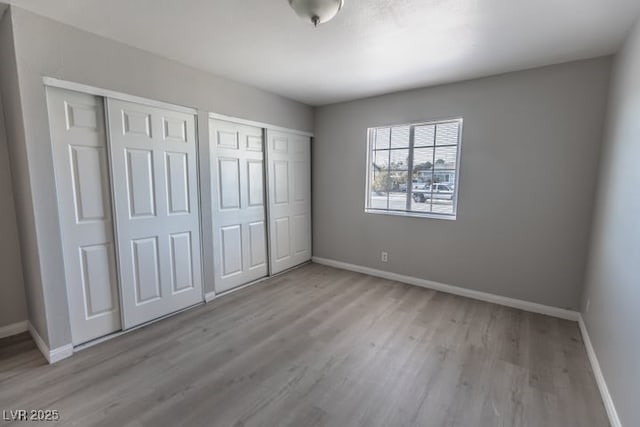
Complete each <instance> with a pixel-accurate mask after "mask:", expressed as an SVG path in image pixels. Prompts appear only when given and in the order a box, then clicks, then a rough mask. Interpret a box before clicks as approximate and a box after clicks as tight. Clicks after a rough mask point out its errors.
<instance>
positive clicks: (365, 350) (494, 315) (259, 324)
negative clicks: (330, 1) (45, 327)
mask: <svg viewBox="0 0 640 427" xmlns="http://www.w3.org/2000/svg"><path fill="white" fill-rule="evenodd" d="M2 409H4V410H9V409H58V410H60V412H61V416H62V423H61V424H64V425H75V426H94V425H95V426H154V427H155V426H181V425H185V426H296V427H297V426H336V427H348V426H385V427H388V426H438V427H440V426H447V427H449V426H473V427H477V426H490V427H494V426H541V427H542V426H544V427H548V426H559V427H560V426H561V427H571V426H576V427H577V426H580V427H588V426H607V425H609V424H608V422H607V418H606V413H605V409H604V406H603V404H602V401H601V399H600V396H599V394H598V390H597V387H596V384H595V380H594V377H593V373H592V372H591V369H590V366H589V363H588V360H587V355H586V352H585V350H584V346H583V343H582V339H581V337H580V332H579V330H578V327H577V324H576V323H573V322H569V321H564V320H559V319H555V318H551V317H546V316H542V315H538V314H531V313H526V312H523V311H520V310H516V309H511V308H506V307H502V306H498V305H494V304H489V303H484V302H479V301H474V300H471V299H466V298H462V297H458V296H453V295H449V294H444V293H440V292H434V291H430V290H426V289H421V288H418V287H413V286H409V285H405V284H401V283H397V282H391V281H388V280H384V279H378V278H373V277H370V276H366V275H362V274H357V273H351V272H347V271H342V270H336V269H332V268H329V267H324V266H319V265H315V264H311V265H308V266H305V267H302V268H300V269H298V270H294V271H292V272H290V273H287V274H285V275H282V276H279V277H276V278H273V279H270V280H268V281H266V282H263V283H261V284H258V285H256V286H253V287H250V288H247V289H244V290H241V291H238V292H236V293H233V294H231V295H229V296H226V297H222V298H220V299H218V300H215V301H214V302H212V303H210V304H208V305H206V306H202V307H198V308H195V309H193V310H190V311H187V312H184V313H181V314H179V315H177V316H175V317H172V318H169V319H165V320H162V321H160V322H158V323H155V324H152V325H150V326H147V327H145V328H142V329H139V330H137V331H134V332H131V333H129V334H125V335H122V336H120V337H118V338H115V339H113V340H110V341H108V342H104V343H102V344H98V345H96V346H94V347H91V348H88V349H86V350H83V351H80V352H78V353H76V354H75V355H74V356H73V357H72V358H70V359H66V360H64V361H61V362H59V363H58V364H56V365H53V366H49V365H46V363H45V361H44V359H43V358H42V356H41V355H40V354H39V353H38V351H37V349H36V348H35V345H34V344H33V343H32V341H31V340H30V338H29V337H28V336H26V335H21V336H17V337H12V338H9V339H5V340H2V341H0V410H2ZM2 422H3V421H1V420H0V423H2ZM22 424H24V423H22ZM42 424H43V425H51V423H42Z"/></svg>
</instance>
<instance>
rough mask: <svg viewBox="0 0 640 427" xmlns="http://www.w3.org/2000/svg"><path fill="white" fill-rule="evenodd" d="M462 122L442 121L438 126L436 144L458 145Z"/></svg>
mask: <svg viewBox="0 0 640 427" xmlns="http://www.w3.org/2000/svg"><path fill="white" fill-rule="evenodd" d="M459 129H460V123H458V122H449V123H441V124H438V125H437V128H436V145H457V144H458V131H459Z"/></svg>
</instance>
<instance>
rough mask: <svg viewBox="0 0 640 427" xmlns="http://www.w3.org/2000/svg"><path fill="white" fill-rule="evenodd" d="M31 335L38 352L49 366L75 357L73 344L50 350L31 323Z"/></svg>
mask: <svg viewBox="0 0 640 427" xmlns="http://www.w3.org/2000/svg"><path fill="white" fill-rule="evenodd" d="M29 333H30V334H31V336H32V337H33V340H34V341H35V343H36V346H37V347H38V350H40V352H41V353H42V355H43V356H44V358H45V359H47V362H49V364H53V363H56V362H58V361H60V360H62V359H66V358H67V357H70V356H71V355H73V345H72V344H71V343H69V344H66V345H63V346H62V347H58V348H54V349H53V350H49V346H48V345H47V344H45V342H44V340H43V339H42V338H41V337H40V335H39V334H38V331H36V328H34V327H33V325H32V324H31V323H29Z"/></svg>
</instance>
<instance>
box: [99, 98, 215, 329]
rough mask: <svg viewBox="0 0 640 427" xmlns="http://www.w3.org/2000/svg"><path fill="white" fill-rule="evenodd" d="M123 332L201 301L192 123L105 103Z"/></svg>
mask: <svg viewBox="0 0 640 427" xmlns="http://www.w3.org/2000/svg"><path fill="white" fill-rule="evenodd" d="M107 112H108V121H109V139H110V153H111V171H112V177H113V194H114V203H115V207H116V209H115V210H116V236H117V248H118V252H117V253H118V261H119V263H118V264H119V270H120V288H121V291H120V292H121V295H122V310H123V323H124V328H125V329H127V328H130V327H132V326H136V325H139V324H141V323H144V322H147V321H149V320H152V319H156V318H158V317H161V316H164V315H166V314H169V313H172V312H175V311H178V310H181V309H183V308H186V307H189V306H191V305H193V304H196V303H198V302H200V301H202V300H203V294H202V282H201V265H200V220H199V208H198V185H197V176H196V161H197V159H196V135H195V117H194V116H193V115H189V114H185V113H182V112H177V111H171V110H165V109H160V108H156V107H150V106H146V105H140V104H134V103H131V102H124V101H118V100H113V99H108V100H107Z"/></svg>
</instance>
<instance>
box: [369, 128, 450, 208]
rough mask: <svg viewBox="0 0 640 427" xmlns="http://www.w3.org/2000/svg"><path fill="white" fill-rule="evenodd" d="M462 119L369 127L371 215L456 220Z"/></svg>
mask: <svg viewBox="0 0 640 427" xmlns="http://www.w3.org/2000/svg"><path fill="white" fill-rule="evenodd" d="M461 134H462V119H453V120H443V121H438V122H428V123H414V124H410V125H398V126H384V127H377V128H370V129H369V131H368V160H367V201H366V208H365V210H366V211H367V212H370V213H383V214H392V215H410V216H424V217H430V218H446V219H455V217H456V208H457V201H458V200H457V199H458V176H459V165H460V141H461Z"/></svg>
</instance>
